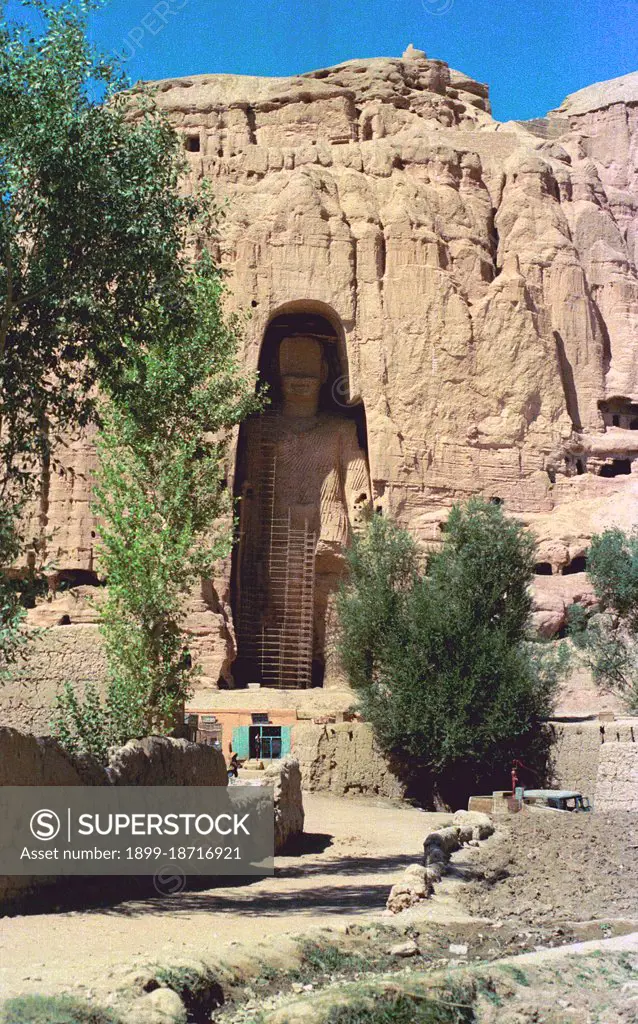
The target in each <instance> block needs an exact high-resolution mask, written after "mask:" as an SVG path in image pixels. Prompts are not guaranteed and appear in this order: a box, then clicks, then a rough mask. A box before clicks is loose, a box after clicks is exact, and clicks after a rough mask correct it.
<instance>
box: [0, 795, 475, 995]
mask: <svg viewBox="0 0 638 1024" xmlns="http://www.w3.org/2000/svg"><path fill="white" fill-rule="evenodd" d="M304 806H305V809H306V837H305V852H302V853H300V854H299V855H298V856H294V857H278V858H277V861H276V875H275V877H274V878H267V879H260V880H257V881H255V882H252V883H250V884H246V885H241V886H235V887H232V886H228V887H224V888H219V889H212V890H206V891H199V892H198V891H189V890H188V888H187V889H186V890H185V891H184V892H183V893H181V894H179V895H177V896H172V897H164V898H161V897H158V898H157V899H152V900H141V901H129V902H125V903H121V904H118V905H117V906H113V907H110V908H107V909H105V908H102V907H101V908H99V909H94V910H88V911H81V912H62V913H55V914H46V915H32V916H24V917H15V918H4V919H2V920H1V921H0V998H7V997H9V996H12V995H16V994H20V993H30V992H47V993H54V992H57V991H60V990H68V989H73V988H75V989H76V990H78V991H81V990H82V989H83V988H86V990H88V991H90V992H94V993H97V992H101V991H105V990H108V988H109V987H111V986H112V984H113V980H114V979H116V978H118V977H121V975H122V971H123V970H124V969H128V970H133V969H134V968H136V967H138V966H139V967H141V966H143V965H146V964H149V963H153V962H157V961H171V960H174V959H176V958H179V959H181V958H182V957H184V958H206V957H207V956H210V955H212V954H219V952H220V950H222V949H223V947H225V946H228V944H229V943H232V942H238V941H241V942H245V941H251V940H259V941H263V940H264V939H267V938H268V936H269V935H275V934H282V933H288V934H290V933H294V932H302V931H305V930H306V929H307V928H308V927H311V926H313V925H320V926H321V925H323V926H325V925H330V924H331V923H333V922H335V921H339V922H342V923H343V922H347V921H348V920H350V919H353V918H354V919H356V920H361V919H362V917H363V918H365V917H369V916H375V915H377V914H378V913H380V912H381V911H382V910H383V908H384V905H385V901H386V899H387V896H388V892H389V889H390V886H391V885H392V884H393V882H394V881H395V880H396V878H397V876H398V875H399V874H400V872H401V870H402V868H403V867H405V866H406V865H407V864H410V863H413V862H414V861H415V860H419V859H420V857H421V855H422V845H423V839H424V837H425V835H426V833H427V832H429V831H431V830H432V829H433V828H435V827H439V826H440V825H441V824H442V823H445V822H446V821H448V820H449V815H442V814H429V813H426V812H423V811H420V810H417V809H414V808H401V807H394V806H388V805H387V804H382V803H380V802H377V801H370V800H347V799H339V798H337V797H331V796H323V795H315V794H304ZM450 913H452V911H451V912H450ZM462 916H463V914H462V913H461V917H462Z"/></svg>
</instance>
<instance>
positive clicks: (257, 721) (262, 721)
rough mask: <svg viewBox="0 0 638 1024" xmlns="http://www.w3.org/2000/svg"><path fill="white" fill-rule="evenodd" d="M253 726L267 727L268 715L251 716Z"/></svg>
mask: <svg viewBox="0 0 638 1024" xmlns="http://www.w3.org/2000/svg"><path fill="white" fill-rule="evenodd" d="M252 720H253V725H268V723H269V721H270V719H269V717H268V715H267V714H266V715H253V716H252Z"/></svg>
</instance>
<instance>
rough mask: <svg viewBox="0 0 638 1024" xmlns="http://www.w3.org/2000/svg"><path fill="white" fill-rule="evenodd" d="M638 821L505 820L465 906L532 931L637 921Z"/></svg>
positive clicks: (583, 817)
mask: <svg viewBox="0 0 638 1024" xmlns="http://www.w3.org/2000/svg"><path fill="white" fill-rule="evenodd" d="M637 817H638V816H636V815H635V814H629V813H622V812H620V813H615V814H599V813H594V814H556V813H551V812H549V813H542V812H541V813H528V814H526V813H524V814H519V815H513V816H511V817H508V818H505V819H504V820H503V823H502V827H500V828H499V830H498V831H497V833H496V835H494V836H493V837H492V838H491V839H490V840H489V841H488V842H486V843H483V844H481V846H480V847H479V848H478V849H477V850H476V851H474V853H473V856H472V858H471V867H470V872H471V874H472V875H474V876H475V879H474V880H473V881H472V882H471V883H470V884H469V885H468V886H467V888H465V889H464V890H463V892H462V896H461V898H462V901H463V903H464V905H465V906H466V907H467V909H468V910H469V911H470V912H471V913H472V914H476V915H478V916H486V917H491V918H496V919H500V920H502V921H504V922H509V923H512V922H516V921H518V922H526V923H527V924H528V925H534V926H546V925H548V924H554V925H557V924H563V923H567V922H579V921H590V920H598V921H600V920H604V921H606V922H609V921H613V920H615V919H633V920H636V921H637V922H638V820H637ZM463 859H464V861H467V858H463Z"/></svg>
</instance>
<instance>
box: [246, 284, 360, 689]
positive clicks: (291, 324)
mask: <svg viewBox="0 0 638 1024" xmlns="http://www.w3.org/2000/svg"><path fill="white" fill-rule="evenodd" d="M308 337H310V338H313V339H315V340H316V341H317V342H319V343H320V345H321V349H322V354H323V364H324V367H325V379H324V380H323V383H322V385H321V388H320V392H319V405H318V411H317V414H316V417H315V419H316V421H317V423H319V424H323V429H326V430H327V431H328V433H329V434H330V432H331V431H332V429H333V427H332V426H331V423H332V422H333V421H334V431H335V432H336V434H339V435H340V436H341V435H344V436H346V435H347V436H349V437H350V438H351V444H352V445H353V446H354V448H355V450H359V453H360V454H362V455H363V457H364V459H365V461H366V463H367V452H368V444H367V427H366V417H365V409H364V406H363V403H362V402H361V401H353V400H352V398H351V389H350V377H349V367H348V359H347V350H346V344H345V332H344V329H343V326H342V324H341V322H340V321H339V319H338V317H337V316H336V314H335V313H334V311H333V310H331V309H330V308H329V307H327V306H325V305H324V304H322V303H319V302H313V301H308V302H305V301H295V302H290V303H287V304H286V305H285V306H282V307H279V308H278V309H276V310H274V311H273V313H272V315H271V317H270V319H269V321H268V324H267V326H266V328H265V330H264V334H263V338H262V342H261V346H260V353H259V360H258V376H259V383H260V385H261V386H265V388H266V389H267V396H268V403H267V407H266V409H265V411H264V412H263V413H259V414H256V415H254V416H252V417H250V418H249V419H248V420H247V421H246V422H245V423H244V424H242V427H241V429H240V433H239V440H238V446H237V463H236V470H235V475H234V480H235V498H236V499H237V500H238V508H239V522H240V529H239V536H238V538H237V539H238V543H237V544H236V545H235V548H234V552H233V567H232V586H231V602H232V608H233V615H234V621H235V625H236V632H237V636H238V644H239V652H238V659H237V662H236V664H235V666H234V668H233V678H234V680H235V683H236V685H240V686H241V685H244V684H246V683H249V682H259V681H260V679H258V678H255V673H254V671H253V669H252V668H251V663H253V662H254V659H252V656H247V655H246V650H247V649H248V648H247V645H246V643H245V642H244V641H242V636H243V637H245V636H246V630H245V628H244V626H243V625H242V622H243V621H244V615H243V609H245V608H246V600H247V599H246V593H247V580H246V569H245V565H246V562H245V559H244V558H243V556H242V553H241V552H242V546H243V550H244V551H245V550H246V547H245V544H246V536H247V529H246V527H245V525H244V524H245V522H246V517H243V516H242V508H244V509H246V510H247V509H248V503H249V502H253V501H254V502H256V501H261V498H259V493H261V492H263V488H264V487H265V486H266V485H265V484H260V485H258V487H254V486H253V479H252V475H253V474H254V452H255V450H256V448H257V447H258V446H259V445H260V444H261V441H260V440H259V438H260V432H262V431H263V430H264V429H266V430H269V429H270V428H269V427H268V426H267V421H268V420H271V421H272V420H277V417H280V420H279V427H278V428H277V429H278V430H281V429H282V423H283V429H284V430H286V429H287V426H286V423H287V422H288V423H289V422H290V420H286V417H285V416H282V406H283V396H282V389H281V378H280V346H281V343H282V341H283V340H284V339H288V349H289V350H290V348H291V347H292V349H293V350H294V343H295V339H296V338H299V339H300V348H303V342H302V341H301V339H304V338H308ZM260 420H262V424H260V423H259V421H260ZM348 421H349V422H350V424H351V425H350V426H348ZM320 434H321V431H320V430H319V432H318V434H317V437H320ZM279 436H280V435H279ZM291 436H292V435H291ZM355 437H356V440H355ZM317 443H318V444H320V443H321V441H320V440H319V441H318V442H317ZM355 462H356V458H355ZM251 463H252V467H253V468H252V471H251V473H250V474H248V475H247V469H246V467H247V466H248V465H249V464H251ZM337 475H338V476H340V475H341V474H337ZM249 476H250V479H249ZM368 476H369V474H368ZM277 479H278V480H280V479H281V475H279V476H278V477H277ZM274 486H278V484H275V485H274ZM260 488H261V491H260ZM362 490H365V488H363V489H362ZM369 491H370V489H369V488H368V494H367V495H365V494H364V495H363V497H364V498H367V499H368V500H369V498H370V493H369ZM344 493H345V492H344ZM295 507H296V506H295ZM261 519H263V517H261ZM250 529H253V528H252V527H251V528H250ZM317 536H318V535H317ZM242 566H243V568H242ZM316 573H317V574H318V575H317V579H318V580H319V579H323V578H324V577H323V575H322V570H321V569H320V568H319V562H318V561H317V562H316ZM257 597H258V598H259V595H257ZM251 600H252V599H251ZM242 648H243V649H242ZM316 661H317V659H316V658H313V669H312V683H306V684H304V685H321V682H322V679H321V669H320V668H317V665H316ZM266 685H273V684H272V683H266Z"/></svg>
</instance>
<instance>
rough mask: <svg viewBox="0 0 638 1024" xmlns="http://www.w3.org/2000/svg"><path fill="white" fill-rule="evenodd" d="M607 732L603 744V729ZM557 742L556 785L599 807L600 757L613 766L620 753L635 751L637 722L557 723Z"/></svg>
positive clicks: (554, 779) (555, 761) (636, 720)
mask: <svg viewBox="0 0 638 1024" xmlns="http://www.w3.org/2000/svg"><path fill="white" fill-rule="evenodd" d="M601 725H603V726H604V729H605V742H604V743H601V735H600V727H601ZM554 729H555V732H556V742H555V744H554V751H553V754H554V778H553V783H554V785H556V786H559V787H561V788H564V789H577V790H580V791H581V792H583V793H584V794H585V795H586V796H588V797H589V798H590V799H594V800H596V803H597V804H598V792H597V787H598V780H599V775H598V772H599V765H600V763H601V758H604V759H605V760H606V761H607V760H609V763H610V764H614V765H616V764H617V760H616V755H615V754H614V753H613V752H614V751H617V750H625V749H627V748H632V749H635V750H638V743H635V744H634V743H633V741H632V729H633V735H634V736H635V737H636V739H637V740H638V719H633V720H631V719H623V720H622V721H618V722H602V723H601V722H599V721H589V722H567V723H558V722H557V723H554Z"/></svg>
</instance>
